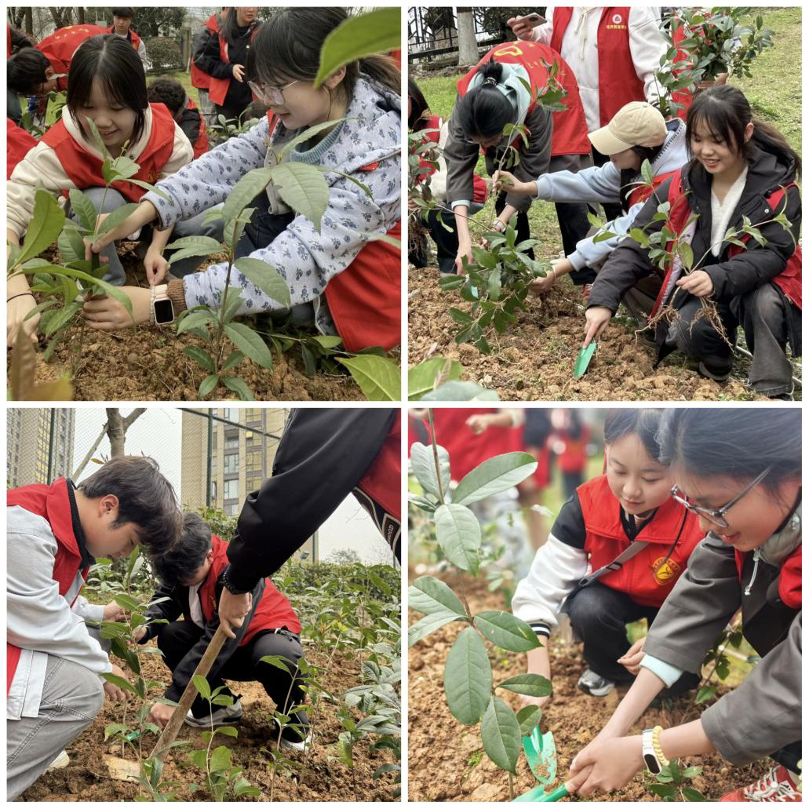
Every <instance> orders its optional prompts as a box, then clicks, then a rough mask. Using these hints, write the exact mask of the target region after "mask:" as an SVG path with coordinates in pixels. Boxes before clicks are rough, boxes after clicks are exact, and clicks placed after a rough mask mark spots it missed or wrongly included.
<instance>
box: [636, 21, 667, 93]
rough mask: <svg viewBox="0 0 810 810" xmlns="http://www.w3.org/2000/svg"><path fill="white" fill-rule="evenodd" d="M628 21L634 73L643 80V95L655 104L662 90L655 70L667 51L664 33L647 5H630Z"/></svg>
mask: <svg viewBox="0 0 810 810" xmlns="http://www.w3.org/2000/svg"><path fill="white" fill-rule="evenodd" d="M629 22H630V55H631V56H632V58H633V65H634V66H635V68H636V75H637V76H638V77H639V79H641V81H642V82H644V97H645V98H646V99H647V101H648V102H649V103H650V104H657V103H658V98H659V96H661V95H663V91H662V89H661V87H660V85H659V84H658V82H657V81H656V80H655V71H656V70H658V68H659V67H660V66H661V57H662V56H663V55H664V54H665V53H666V52H667V44H666V41H665V40H664V35H663V34H662V33H661V29H660V28H659V27H658V22H659V21H658V18H657V15H656V14H655V12H654V11H653V9H652V8H651V7H649V6H631V8H630V20H629Z"/></svg>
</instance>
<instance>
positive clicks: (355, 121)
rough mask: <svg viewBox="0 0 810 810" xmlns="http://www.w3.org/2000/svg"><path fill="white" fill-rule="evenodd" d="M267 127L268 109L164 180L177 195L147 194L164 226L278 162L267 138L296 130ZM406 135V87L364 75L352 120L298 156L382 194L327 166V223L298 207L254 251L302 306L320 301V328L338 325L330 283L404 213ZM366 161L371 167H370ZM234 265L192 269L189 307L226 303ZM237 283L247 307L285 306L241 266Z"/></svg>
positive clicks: (278, 139)
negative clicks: (298, 212)
mask: <svg viewBox="0 0 810 810" xmlns="http://www.w3.org/2000/svg"><path fill="white" fill-rule="evenodd" d="M268 129H269V127H268V122H267V119H266V118H265V119H263V120H262V121H261V122H260V123H258V124H257V125H256V126H255V127H253V128H252V129H251V130H250V131H249V132H247V133H245V134H244V135H240V136H239V137H235V138H231V139H230V140H228V141H227V142H226V143H224V144H221V145H220V146H218V147H217V148H216V149H213V150H212V151H211V152H208V153H207V154H205V155H202V156H201V157H199V158H198V159H197V160H195V161H194V162H193V163H191V164H189V165H188V166H186V167H184V168H183V169H182V170H181V171H179V172H177V174H174V175H172V176H171V177H169V178H167V179H165V180H162V181H161V182H160V183H158V187H159V188H160V189H161V190H162V191H164V192H165V193H167V194H168V195H169V198H170V199H169V200H168V201H167V200H164V199H163V198H161V197H159V196H158V195H156V194H153V193H147V194H145V195H144V197H143V199H145V200H149V202H151V203H152V204H153V205H154V206H155V208H156V209H157V212H158V215H159V218H160V227H161V228H166V227H168V226H169V225H172V224H174V223H175V222H177V221H178V220H181V219H190V218H191V217H193V216H195V215H197V214H199V213H200V212H201V211H205V210H207V209H208V208H211V206H213V205H216V204H217V203H220V202H223V201H224V200H225V199H226V198H227V196H228V194H229V193H230V191H231V189H233V187H234V186H235V185H236V183H237V182H238V181H239V180H240V179H241V178H242V176H243V175H244V174H246V173H247V172H249V171H251V170H252V169H258V168H261V167H262V166H265V165H266V164H269V162H270V160H269V158H272V152H270V151H269V150H268V138H269V143H270V144H271V145H272V146H274V147H275V148H276V149H278V148H279V146H280V145H281V144H283V143H284V142H286V141H288V140H289V139H290V138H292V137H294V135H295V134H297V133H296V132H289V131H288V130H287V129H286V128H285V127H284V126H283V125H282V124H278V125H277V126H276V127H275V129H274V131H273V133H272V134H270V133H269V131H268ZM401 140H402V139H401V125H400V97H399V95H397V94H396V93H394V92H392V91H390V90H388V89H387V88H383V87H381V86H380V85H378V84H376V83H373V82H372V81H371V80H369V79H367V78H363V77H361V78H360V79H358V81H357V84H356V85H355V88H354V93H353V96H352V100H351V102H350V104H349V108H348V110H347V113H346V120H345V121H344V122H343V123H342V124H340V125H339V127H338V128H336V130H333V132H331V133H330V134H329V135H328V136H327V137H326V138H325V139H324V140H323V141H322V142H321V143H320V144H318V145H317V146H316V147H315V149H313V150H310V151H309V152H306V151H304V152H301V151H295V152H294V153H293V155H292V156H291V158H290V159H291V160H293V161H302V162H308V163H319V164H320V165H324V166H329V167H334V168H335V169H338V170H339V171H340V172H343V173H344V174H348V175H350V176H351V177H353V178H355V179H357V180H359V181H360V182H362V183H364V184H365V185H367V186H368V187H369V188H370V190H371V193H372V195H373V199H371V198H369V197H368V196H367V195H366V194H365V192H364V191H363V190H362V189H360V188H358V186H357V185H355V184H354V183H353V182H352V181H351V180H348V179H347V178H345V177H343V176H342V175H341V174H337V173H336V172H327V173H326V175H325V177H326V182H327V183H328V185H329V203H328V205H327V208H326V211H325V213H324V215H323V220H322V224H321V231H320V233H319V232H318V231H317V230H316V229H315V226H314V225H313V223H312V222H310V220H308V219H306V218H305V217H303V216H297V217H295V219H294V220H293V221H292V222H291V223H290V225H289V226H288V227H287V229H286V230H285V231H284V232H283V233H282V234H280V235H279V236H278V237H277V238H276V239H274V240H273V242H272V243H271V244H269V245H267V246H266V247H262V248H260V249H259V250H256V251H255V252H254V253H252V254H251V256H252V257H253V258H256V259H260V260H262V261H265V262H268V263H269V264H271V265H272V266H273V267H275V268H276V270H278V272H279V273H280V274H281V275H282V276H283V277H284V278H285V280H286V281H287V284H288V286H289V288H290V294H291V303H292V305H293V306H296V305H299V304H304V303H309V302H311V303H314V304H316V309H318V306H317V304H318V303H320V310H321V316H319V317H318V319H317V323H318V326H319V328H320V329H321V331H327V332H334V327H333V325H331V318H330V317H329V316H328V313H327V312H326V306H325V301H319V298H320V296H321V294H322V293H323V291H324V289H325V288H326V285H327V284H328V283H329V281H330V280H331V279H332V278H334V277H335V276H336V275H337V274H338V273H340V272H342V271H343V270H345V269H346V268H347V267H348V266H349V265H350V264H351V263H352V262H353V261H354V259H355V257H356V256H357V254H358V253H359V252H360V250H361V249H362V248H363V247H364V246H365V245H366V244H367V243H368V241H369V238H368V234H369V233H377V234H384V233H386V232H387V231H388V230H390V229H391V228H392V227H393V226H394V225H395V224H396V222H397V221H398V220H399V218H400V196H401ZM268 156H269V157H268ZM364 167H370V168H368V169H367V170H363V171H361V169H363V168H364ZM277 202H278V201H274V200H273V194H272V189H270V194H269V196H268V209H270V210H272V211H273V212H274V213H281V212H282V210H281V209H280V208H279V207H278V206H277V205H276V204H277ZM226 272H227V265H226V264H215V265H211V266H210V267H208V268H207V269H206V270H204V271H203V272H201V273H193V274H192V275H190V276H186V277H185V278H184V279H183V290H184V295H185V299H186V304H187V305H188V307H189V308H192V307H195V306H199V305H200V304H207V305H209V306H218V304H219V301H220V298H221V295H222V292H223V290H224V289H225V275H226ZM231 285H232V286H236V287H238V288H240V289H241V290H242V297H243V304H242V306H241V308H240V310H239V314H240V315H252V314H256V313H258V312H270V311H274V310H281V309H282V308H283V307H282V305H281V304H280V303H279V302H277V301H274V300H273V299H271V298H270V297H268V296H267V295H265V294H264V293H263V292H261V290H259V289H258V288H257V287H255V286H254V285H253V284H251V283H250V282H249V281H248V280H247V278H245V276H244V275H242V274H241V273H240V272H239V271H238V270H236V269H234V270H233V271H232V277H231Z"/></svg>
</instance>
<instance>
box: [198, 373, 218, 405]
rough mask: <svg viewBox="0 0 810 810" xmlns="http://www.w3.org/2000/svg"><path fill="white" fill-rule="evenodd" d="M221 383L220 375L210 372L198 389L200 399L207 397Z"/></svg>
mask: <svg viewBox="0 0 810 810" xmlns="http://www.w3.org/2000/svg"><path fill="white" fill-rule="evenodd" d="M217 385H219V375H218V374H209V375H208V376H207V377H206V378H205V379H204V380H203V381H202V382H201V383H200V387H199V389H198V390H197V394H198V396H199V398H200V399H204V398H205V397H207V396H208V395H209V394H210V393H211V392H212V391H213V390H214V389H215V388H216V387H217Z"/></svg>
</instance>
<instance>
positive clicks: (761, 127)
mask: <svg viewBox="0 0 810 810" xmlns="http://www.w3.org/2000/svg"><path fill="white" fill-rule="evenodd" d="M753 121H754V134H753V135H752V136H751V141H750V142H751V143H754V144H756V146H758V147H759V148H760V149H761V150H762V151H763V152H769V153H770V154H772V155H774V156H775V157H776V159H777V160H778V161H779V162H780V163H785V164H789V163H790V161H793V163H794V165H795V166H796V177H797V178H798V177H799V176H800V175H801V173H802V159H801V158H800V157H799V155H798V153H797V152H796V150H795V149H793V147H792V146H791V145H790V144H789V143H788V142H787V140H785V136H784V135H783V134H782V133H781V132H779V130H778V129H776V127H774V126H772V125H771V124H766V123H765V122H764V121H759V120H758V119H756V118H754V119H753Z"/></svg>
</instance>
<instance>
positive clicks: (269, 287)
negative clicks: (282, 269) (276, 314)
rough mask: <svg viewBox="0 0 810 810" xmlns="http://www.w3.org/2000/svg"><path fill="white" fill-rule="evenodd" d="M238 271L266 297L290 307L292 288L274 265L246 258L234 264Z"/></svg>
mask: <svg viewBox="0 0 810 810" xmlns="http://www.w3.org/2000/svg"><path fill="white" fill-rule="evenodd" d="M234 266H235V267H236V269H237V270H238V271H239V272H240V273H242V275H244V277H245V278H246V279H247V280H248V281H249V282H250V283H251V284H253V285H255V286H256V287H258V288H259V289H260V290H261V291H262V292H263V293H264V294H265V295H267V296H269V297H270V298H272V299H273V300H274V301H278V302H279V303H280V304H282V305H284V306H285V307H288V306H290V288H289V287H288V286H287V282H286V281H285V280H284V276H282V275H281V273H279V272H278V270H276V268H275V267H273V265H272V264H268V263H267V262H263V261H261V260H260V259H251V258H249V257H248V256H245V257H244V258H242V259H237V260H236V261H235V262H234Z"/></svg>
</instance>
